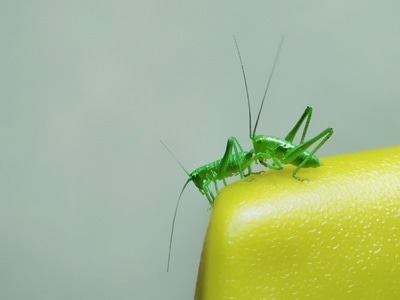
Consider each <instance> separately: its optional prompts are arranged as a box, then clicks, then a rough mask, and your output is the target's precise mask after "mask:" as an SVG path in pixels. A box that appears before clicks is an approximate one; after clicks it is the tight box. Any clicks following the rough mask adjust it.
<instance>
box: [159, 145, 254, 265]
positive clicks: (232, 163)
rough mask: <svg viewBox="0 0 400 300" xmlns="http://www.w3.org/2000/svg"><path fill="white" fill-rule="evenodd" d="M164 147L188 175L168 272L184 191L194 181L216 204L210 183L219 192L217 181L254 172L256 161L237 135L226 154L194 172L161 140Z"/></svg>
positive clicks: (172, 229)
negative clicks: (252, 166)
mask: <svg viewBox="0 0 400 300" xmlns="http://www.w3.org/2000/svg"><path fill="white" fill-rule="evenodd" d="M161 143H162V144H163V145H164V147H165V148H166V149H167V150H168V152H169V153H170V154H171V155H172V156H173V157H174V158H175V159H176V161H177V162H178V164H179V165H180V166H181V168H182V169H183V170H184V171H185V173H186V174H187V175H188V177H189V178H188V179H187V180H186V182H185V184H184V185H183V187H182V190H181V192H180V194H179V197H178V201H177V203H176V206H175V212H174V217H173V220H172V228H171V237H170V241H169V252H168V263H167V272H168V270H169V262H170V257H171V247H172V238H173V233H174V227H175V219H176V214H177V212H178V207H179V202H180V200H181V197H182V194H183V191H184V190H185V188H186V186H187V185H188V183H189V182H190V181H193V183H194V184H195V186H196V187H197V188H198V189H199V191H200V192H201V193H202V194H203V195H205V196H206V197H207V200H208V202H209V203H210V205H211V207H212V206H213V205H214V194H213V193H212V192H211V190H210V187H209V186H210V184H211V183H213V184H214V188H215V191H216V192H217V193H218V192H219V190H218V184H217V181H218V180H221V181H222V182H223V183H224V185H225V186H226V185H227V182H226V178H228V177H231V176H235V175H240V178H242V179H243V178H244V176H247V175H249V174H252V170H251V164H252V163H253V162H254V161H255V158H253V152H252V151H249V152H246V151H243V149H242V146H241V145H240V144H239V142H238V140H237V139H236V138H235V137H231V138H229V139H228V142H227V145H226V150H225V154H224V156H223V157H222V158H221V159H219V160H216V161H213V162H211V163H208V164H206V165H204V166H201V167H199V168H197V169H196V170H194V171H193V172H192V173H189V172H188V171H186V169H185V168H184V167H183V165H182V164H181V163H180V162H179V160H178V159H177V158H176V157H175V155H174V154H173V153H172V152H171V150H169V148H168V147H167V146H166V145H165V144H164V143H163V142H162V141H161ZM246 169H247V170H248V173H247V174H244V171H245V170H246Z"/></svg>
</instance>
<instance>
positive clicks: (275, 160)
mask: <svg viewBox="0 0 400 300" xmlns="http://www.w3.org/2000/svg"><path fill="white" fill-rule="evenodd" d="M234 40H235V45H236V50H237V53H238V56H239V61H240V66H241V69H242V74H243V81H244V85H245V89H246V97H247V106H248V111H249V137H250V140H251V141H252V143H253V149H252V151H253V152H254V157H253V159H255V160H258V162H259V163H260V164H262V165H263V166H265V167H267V168H269V169H275V170H281V169H283V166H284V165H286V164H292V165H294V166H296V168H295V169H294V171H293V173H292V176H293V177H294V178H295V179H297V180H300V181H304V180H305V179H303V178H301V177H299V176H297V173H298V172H299V171H300V169H302V168H316V167H319V166H321V165H322V163H321V162H320V161H319V159H318V157H316V156H315V155H314V154H315V152H317V150H318V149H319V148H321V147H322V145H323V144H325V142H326V141H327V140H328V139H329V138H330V137H331V135H332V134H333V129H332V128H330V127H328V128H326V129H325V130H323V131H322V132H321V133H319V134H317V135H316V136H314V137H313V138H311V139H309V140H306V141H305V137H306V134H307V130H308V126H309V124H310V120H311V116H312V111H313V109H312V108H311V107H309V106H308V107H307V108H306V109H305V110H304V113H303V115H302V116H301V117H300V119H299V120H298V121H297V123H296V124H295V125H294V127H293V128H292V130H290V132H289V133H288V134H287V136H286V137H285V138H284V139H281V138H278V137H274V136H269V135H256V130H257V126H258V121H259V120H260V115H261V112H262V109H263V106H264V102H265V98H266V95H267V92H268V88H269V85H270V83H271V79H272V75H273V73H274V70H275V66H276V63H277V61H278V58H279V54H280V52H281V48H282V44H283V37H282V39H281V42H280V44H279V47H278V52H277V55H276V56H275V60H274V63H273V66H272V70H271V72H270V74H269V78H268V81H267V86H266V88H265V91H264V95H263V98H262V101H261V105H260V109H259V111H258V115H257V119H256V122H255V125H254V129H253V130H252V128H251V127H252V121H251V107H250V96H249V89H248V85H247V79H246V74H245V71H244V67H243V62H242V57H241V54H240V50H239V46H238V43H237V41H236V39H235V38H234ZM304 121H305V125H304V128H303V133H302V134H301V138H300V143H299V144H298V145H295V144H294V143H293V140H294V138H295V136H296V134H297V132H298V131H299V129H300V127H301V126H302V124H303V123H304ZM314 144H317V145H316V146H315V147H314V148H313V149H312V150H311V151H308V149H309V148H310V147H311V146H312V145H314ZM267 160H272V163H267Z"/></svg>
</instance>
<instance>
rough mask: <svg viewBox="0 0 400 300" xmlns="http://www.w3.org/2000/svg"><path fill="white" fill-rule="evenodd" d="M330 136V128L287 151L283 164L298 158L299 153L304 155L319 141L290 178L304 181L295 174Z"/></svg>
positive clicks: (331, 132) (331, 131)
mask: <svg viewBox="0 0 400 300" xmlns="http://www.w3.org/2000/svg"><path fill="white" fill-rule="evenodd" d="M332 134H333V129H332V128H330V127H329V128H326V129H325V130H324V131H322V132H321V133H319V134H318V135H316V136H315V137H313V138H311V139H309V140H308V141H306V142H304V143H302V144H300V145H298V146H296V147H294V148H293V149H292V150H291V151H289V152H288V153H287V154H286V155H285V157H284V159H283V162H284V163H292V162H293V161H294V160H295V159H296V158H298V156H299V155H300V154H301V153H304V152H305V151H307V149H308V148H310V147H311V146H312V145H313V144H315V143H316V142H318V141H320V142H319V143H318V144H317V146H315V147H314V149H313V150H312V151H310V152H309V153H308V155H307V157H306V158H305V159H304V160H303V161H302V162H301V163H300V164H299V165H298V166H297V167H296V169H295V170H294V171H293V173H292V176H293V177H294V178H295V179H297V180H300V181H304V179H302V178H300V177H298V176H296V174H297V172H299V171H300V169H301V168H303V167H304V166H305V164H306V163H307V162H308V161H309V160H310V159H311V158H312V157H313V156H314V154H315V152H317V151H318V149H319V148H321V147H322V145H323V144H325V142H326V141H327V140H328V139H329V138H330V137H331V135H332Z"/></svg>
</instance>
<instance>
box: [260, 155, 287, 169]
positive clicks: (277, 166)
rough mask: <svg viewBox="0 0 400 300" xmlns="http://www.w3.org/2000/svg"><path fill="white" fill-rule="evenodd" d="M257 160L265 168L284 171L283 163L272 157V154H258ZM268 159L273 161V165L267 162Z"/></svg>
mask: <svg viewBox="0 0 400 300" xmlns="http://www.w3.org/2000/svg"><path fill="white" fill-rule="evenodd" d="M255 158H256V159H257V160H258V161H259V163H260V164H262V165H263V166H264V167H266V168H268V169H273V170H282V169H283V164H282V162H281V161H280V160H279V159H278V158H276V157H272V156H271V155H270V154H267V153H258V154H256V155H255ZM267 159H272V164H268V163H267V162H266V160H267Z"/></svg>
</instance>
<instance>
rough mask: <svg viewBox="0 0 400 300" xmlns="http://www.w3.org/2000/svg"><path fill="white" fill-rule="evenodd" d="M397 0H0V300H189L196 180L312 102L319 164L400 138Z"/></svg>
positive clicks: (204, 211)
mask: <svg viewBox="0 0 400 300" xmlns="http://www.w3.org/2000/svg"><path fill="white" fill-rule="evenodd" d="M399 16H400V4H399V2H398V1H329V2H328V1H236V2H234V1H196V2H192V1H160V0H159V1H118V0H117V1H86V0H79V1H35V2H34V1H0V32H1V39H0V43H1V47H0V83H1V88H0V103H1V107H0V137H1V145H0V243H1V245H0V299H190V298H192V297H193V293H194V287H195V281H196V276H197V267H198V262H199V256H200V253H201V248H202V242H203V237H204V233H205V230H206V226H207V222H208V218H209V214H210V211H209V210H208V204H207V201H206V199H205V197H203V196H201V195H200V193H199V192H198V190H196V188H195V187H194V186H193V185H189V186H188V189H187V191H186V192H185V194H184V196H183V199H182V205H181V207H180V211H179V215H178V218H177V224H176V231H175V240H174V244H173V252H172V260H171V270H170V273H166V272H165V268H166V258H167V254H168V242H169V234H170V225H171V219H172V214H173V209H174V205H175V202H176V198H177V196H178V193H179V190H180V188H181V187H182V185H183V183H184V182H185V180H186V175H185V174H184V173H183V171H182V170H181V169H180V167H179V165H178V164H177V163H176V162H175V161H174V159H173V158H172V157H171V156H170V154H168V152H167V151H166V150H165V149H164V148H163V147H162V145H161V144H160V142H159V139H162V140H164V141H165V142H166V143H167V144H168V145H169V147H170V148H171V149H172V151H173V152H174V153H175V155H176V156H177V157H179V159H180V161H181V162H182V163H183V164H184V165H185V166H186V168H187V169H189V170H193V169H195V168H196V167H198V166H201V165H203V164H205V163H207V162H211V161H213V160H215V159H218V158H220V157H221V156H222V153H223V151H224V149H225V143H226V139H227V138H228V137H229V136H236V137H238V138H239V140H241V141H242V144H243V146H244V148H246V149H249V148H250V143H249V140H248V137H247V129H248V127H247V126H248V125H247V111H246V109H247V108H246V104H245V92H244V87H243V81H242V77H241V71H240V66H239V62H238V58H237V54H236V52H235V51H236V50H235V47H234V42H233V39H232V36H233V35H236V37H237V39H238V41H239V44H240V47H241V51H242V55H243V59H244V63H245V68H246V71H247V75H248V80H249V85H250V92H251V96H252V97H253V98H252V99H253V103H254V107H253V108H254V111H256V110H257V107H258V103H259V100H260V98H261V95H262V93H263V89H264V86H265V82H266V78H267V76H268V73H269V71H270V68H271V64H272V61H273V58H274V55H275V52H276V48H277V45H278V43H279V39H280V36H281V35H282V34H284V35H285V36H286V41H285V44H284V48H283V51H282V54H281V58H280V61H279V64H278V66H277V69H276V72H275V75H274V78H273V82H272V85H271V89H270V91H269V94H268V102H267V103H266V106H265V110H264V114H263V116H262V119H261V123H260V126H259V132H260V133H265V134H267V133H268V134H272V135H276V136H284V135H285V134H286V133H287V132H288V131H289V130H290V129H291V127H292V126H293V124H294V123H295V122H296V121H297V119H298V118H299V116H300V114H301V113H302V112H303V110H304V108H305V107H306V106H307V105H310V106H312V107H313V108H314V116H313V119H312V123H311V127H310V134H316V133H318V132H319V131H321V130H323V129H324V128H326V127H328V126H332V127H334V129H335V134H334V135H333V137H332V138H331V140H329V142H327V143H326V144H325V145H324V147H323V148H322V149H321V150H320V152H319V155H320V156H326V155H333V154H338V153H345V152H349V151H356V150H362V149H369V148H375V147H383V146H390V145H396V144H398V129H399V117H398V113H399V108H400V104H399V101H398V97H399V95H400V87H399V78H400V60H399V53H400V24H399Z"/></svg>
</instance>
